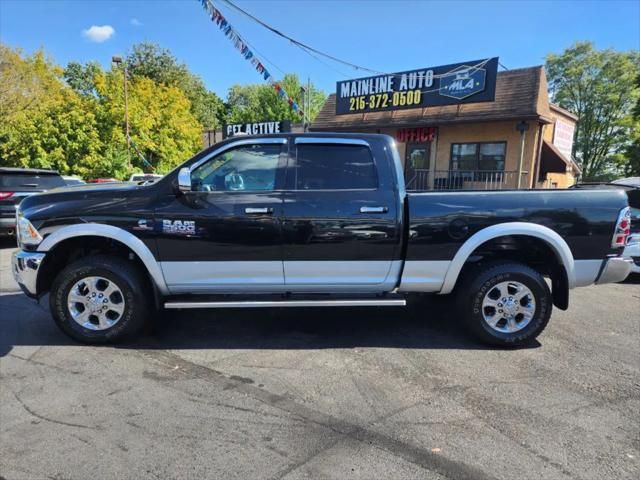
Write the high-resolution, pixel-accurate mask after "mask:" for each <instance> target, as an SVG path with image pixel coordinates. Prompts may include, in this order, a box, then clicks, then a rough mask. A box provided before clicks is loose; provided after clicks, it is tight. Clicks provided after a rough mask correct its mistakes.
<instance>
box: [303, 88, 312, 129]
mask: <svg viewBox="0 0 640 480" xmlns="http://www.w3.org/2000/svg"><path fill="white" fill-rule="evenodd" d="M304 113H305V115H306V116H307V128H306V129H305V132H307V131H308V130H309V124H310V123H311V77H309V76H307V106H306V107H305V109H304Z"/></svg>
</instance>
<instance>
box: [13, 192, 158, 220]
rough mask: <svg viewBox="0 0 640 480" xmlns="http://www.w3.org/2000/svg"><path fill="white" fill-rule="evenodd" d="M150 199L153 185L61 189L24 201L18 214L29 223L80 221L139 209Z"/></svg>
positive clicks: (33, 196)
mask: <svg viewBox="0 0 640 480" xmlns="http://www.w3.org/2000/svg"><path fill="white" fill-rule="evenodd" d="M153 197H155V189H154V188H153V185H149V186H144V187H143V186H140V185H137V184H135V183H113V184H104V185H82V186H77V187H61V188H56V189H54V190H50V191H48V192H44V193H37V194H35V195H31V196H29V197H27V198H25V199H24V200H22V202H21V203H20V207H19V211H20V213H21V214H23V215H24V216H25V217H27V218H28V219H29V220H31V221H32V222H38V221H40V220H47V221H49V220H53V219H67V220H69V221H74V220H78V221H82V217H83V216H85V215H87V216H88V215H91V216H95V215H96V214H100V215H105V216H113V215H118V214H120V213H121V212H124V211H126V210H129V209H130V208H129V207H130V206H131V205H132V204H136V205H140V203H141V202H142V203H146V202H147V201H149V200H150V199H151V198H153ZM34 225H35V223H34Z"/></svg>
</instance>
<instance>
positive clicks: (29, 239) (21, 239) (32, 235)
mask: <svg viewBox="0 0 640 480" xmlns="http://www.w3.org/2000/svg"><path fill="white" fill-rule="evenodd" d="M16 236H17V237H18V245H30V246H35V245H39V244H40V242H42V235H40V233H39V232H38V230H36V227H34V226H33V225H32V224H31V222H30V221H29V220H28V219H27V218H25V217H24V216H22V215H20V214H18V218H17V221H16Z"/></svg>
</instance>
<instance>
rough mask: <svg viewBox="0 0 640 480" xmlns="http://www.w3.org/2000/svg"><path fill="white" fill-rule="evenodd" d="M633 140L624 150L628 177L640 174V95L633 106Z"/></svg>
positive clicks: (639, 84)
mask: <svg viewBox="0 0 640 480" xmlns="http://www.w3.org/2000/svg"><path fill="white" fill-rule="evenodd" d="M636 88H638V89H639V90H640V74H638V76H637V77H636ZM630 139H631V142H630V143H629V145H628V146H627V148H626V149H625V151H624V156H623V159H622V162H621V163H622V168H621V170H622V172H623V174H624V175H625V176H626V177H638V176H640V97H639V98H638V99H637V100H636V104H635V106H634V107H633V128H632V132H631V135H630Z"/></svg>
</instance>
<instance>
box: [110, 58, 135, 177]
mask: <svg viewBox="0 0 640 480" xmlns="http://www.w3.org/2000/svg"><path fill="white" fill-rule="evenodd" d="M111 61H112V62H113V63H115V64H122V65H123V66H124V69H123V72H124V128H125V136H126V139H127V158H128V163H129V170H131V138H130V136H129V97H128V95H127V77H128V76H129V71H128V69H127V62H125V61H123V60H122V57H120V56H117V55H114V56H112V57H111Z"/></svg>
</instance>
